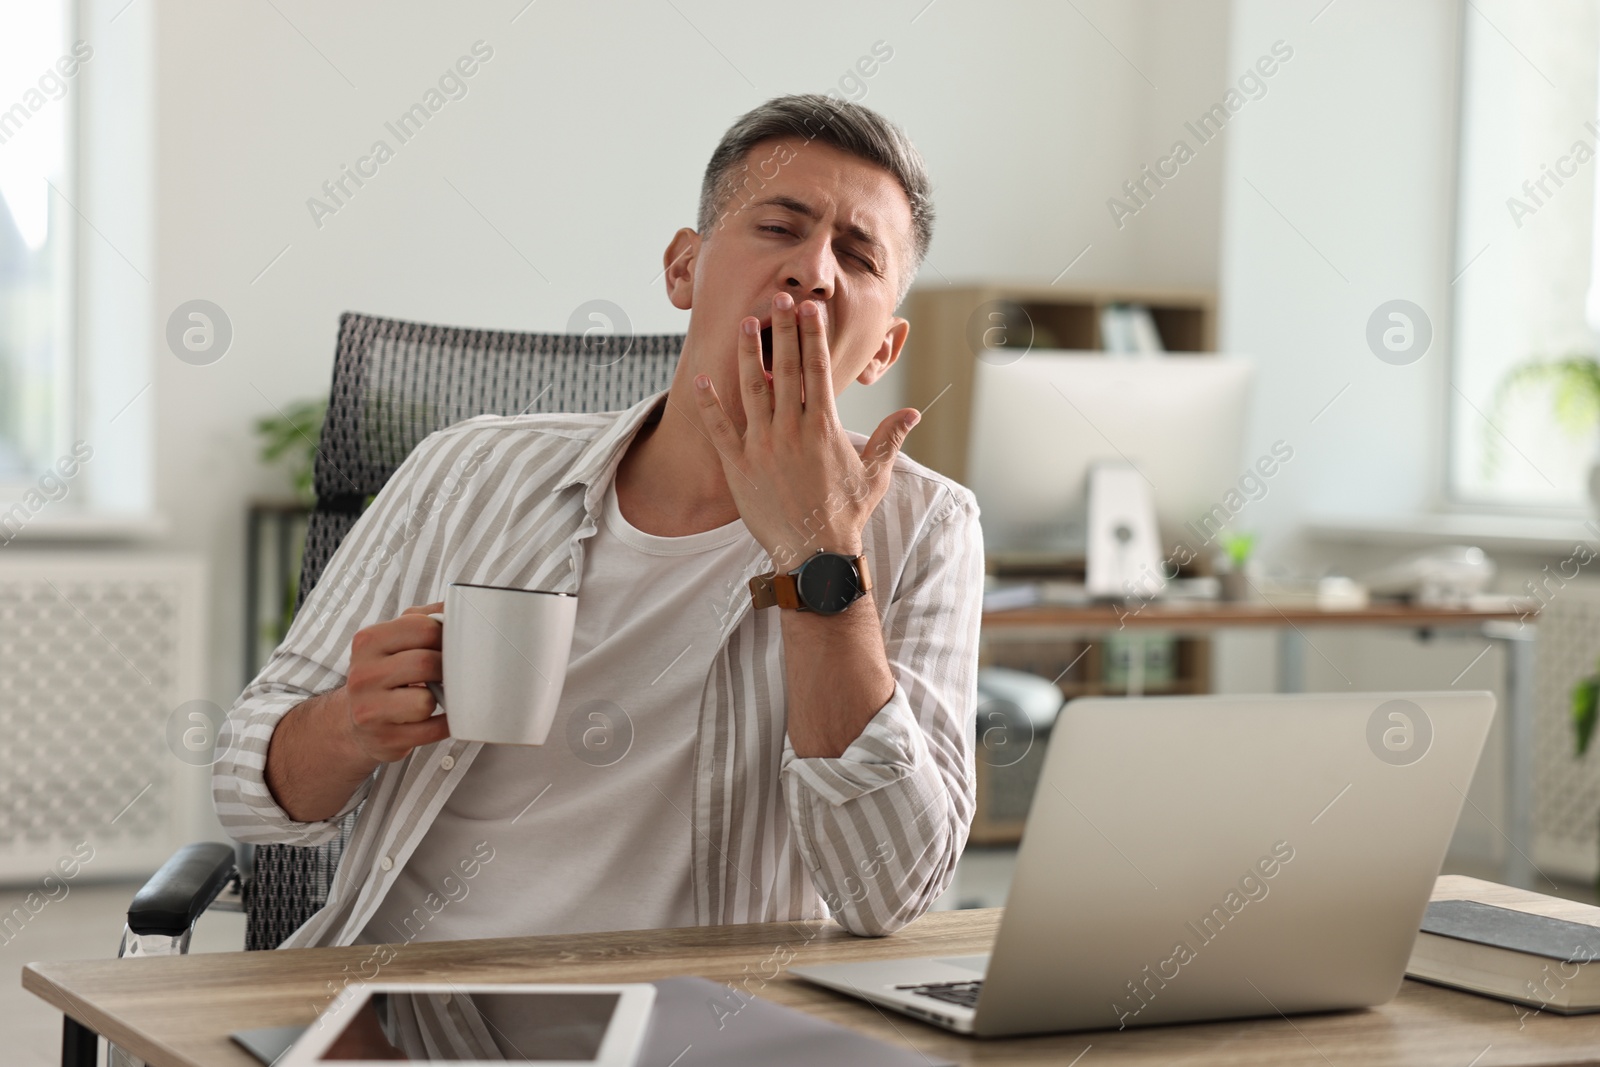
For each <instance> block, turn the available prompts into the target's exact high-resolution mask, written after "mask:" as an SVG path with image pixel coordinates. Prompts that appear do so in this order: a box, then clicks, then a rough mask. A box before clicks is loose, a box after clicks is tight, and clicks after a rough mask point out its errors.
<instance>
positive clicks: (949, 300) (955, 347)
mask: <svg viewBox="0 0 1600 1067" xmlns="http://www.w3.org/2000/svg"><path fill="white" fill-rule="evenodd" d="M1111 304H1141V305H1143V306H1145V307H1147V308H1149V309H1150V316H1151V318H1152V319H1154V320H1155V325H1156V332H1157V333H1158V334H1160V335H1161V343H1162V346H1163V347H1164V348H1166V349H1167V350H1168V351H1170V352H1211V351H1214V350H1215V348H1216V298H1215V296H1214V294H1212V293H1210V292H1206V291H1202V290H1170V289H1138V288H1110V287H1108V288H1096V289H1067V288H1064V287H1061V286H1051V285H1010V284H1004V283H982V284H963V285H924V286H920V287H918V288H916V289H913V290H912V291H911V294H910V295H909V296H908V297H907V298H906V318H907V319H908V320H910V322H911V336H910V337H908V338H907V339H906V350H905V352H903V353H902V354H901V361H902V362H903V363H904V365H905V367H906V390H907V391H906V403H907V404H910V405H912V406H913V407H917V408H919V409H923V408H926V410H924V412H923V419H922V422H921V423H919V424H918V426H917V429H916V432H915V433H913V434H912V435H911V436H910V437H908V438H907V439H906V445H905V451H906V454H907V455H909V456H911V457H912V458H913V459H915V460H917V461H919V462H921V463H925V464H927V465H928V466H930V467H932V468H933V469H934V470H936V471H939V472H940V473H941V474H947V475H949V476H950V477H952V478H954V479H955V480H956V481H958V482H965V480H966V465H967V463H966V457H967V436H968V433H969V432H970V426H971V416H972V366H973V363H974V362H975V361H976V360H977V354H978V352H979V351H980V350H981V349H982V347H983V346H984V343H985V342H988V343H989V344H990V345H994V344H995V342H997V341H999V340H1002V339H1003V340H1004V341H1005V343H1006V345H1007V346H1017V345H1022V346H1027V347H1031V348H1068V349H1087V350H1094V349H1099V348H1101V347H1102V344H1101V338H1100V313H1101V311H1102V310H1103V309H1104V308H1105V307H1106V306H1107V305H1111ZM1011 309H1019V310H1020V311H1021V313H1022V314H1021V316H1014V315H1007V314H1006V312H1009V311H1011ZM996 312H1000V313H1001V314H1002V319H1007V318H1011V319H1014V320H1015V323H1020V325H1016V324H1015V323H1013V322H1003V321H996V320H995V318H994V317H993V315H994V313H996ZM936 397H937V398H938V402H937V403H934V399H935V398H936Z"/></svg>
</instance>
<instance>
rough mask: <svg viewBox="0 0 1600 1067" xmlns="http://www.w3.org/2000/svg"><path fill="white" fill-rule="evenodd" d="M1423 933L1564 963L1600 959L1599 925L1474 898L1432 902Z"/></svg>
mask: <svg viewBox="0 0 1600 1067" xmlns="http://www.w3.org/2000/svg"><path fill="white" fill-rule="evenodd" d="M1422 932H1423V933H1425V934H1438V935H1440V936H1442V937H1453V938H1456V939H1457V940H1460V941H1472V942H1474V943H1476V944H1479V945H1490V946H1492V947H1494V948H1504V949H1510V950H1511V951H1513V952H1525V953H1527V954H1528V955H1530V956H1541V957H1543V958H1545V959H1551V960H1561V961H1562V962H1564V963H1589V962H1592V961H1594V960H1600V927H1596V926H1589V925H1587V924H1585V923H1574V922H1567V921H1566V920H1565V919H1552V918H1550V917H1549V916H1545V915H1529V914H1528V913H1527V912H1525V911H1513V910H1512V909H1510V908H1497V907H1495V906H1494V905H1492V904H1479V903H1478V902H1477V901H1475V900H1436V901H1434V902H1433V903H1432V904H1429V905H1428V911H1427V914H1426V915H1424V916H1423V919H1422Z"/></svg>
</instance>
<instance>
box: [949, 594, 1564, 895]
mask: <svg viewBox="0 0 1600 1067" xmlns="http://www.w3.org/2000/svg"><path fill="white" fill-rule="evenodd" d="M1533 606H1535V605H1534V604H1533V602H1531V601H1530V602H1528V607H1529V609H1530V610H1531V608H1532V607H1533ZM1321 627H1359V628H1367V629H1371V628H1385V629H1399V630H1412V631H1421V632H1427V633H1435V632H1451V633H1467V634H1477V635H1480V636H1482V637H1483V638H1485V639H1486V640H1489V641H1494V642H1497V643H1500V644H1503V645H1504V647H1505V652H1506V659H1505V663H1506V680H1505V692H1506V701H1505V703H1504V705H1502V706H1501V707H1500V708H1499V709H1498V710H1497V714H1498V715H1500V716H1503V717H1504V719H1505V768H1506V798H1507V801H1506V803H1507V810H1506V818H1505V821H1504V822H1503V824H1501V825H1502V827H1503V830H1504V833H1505V835H1506V838H1507V840H1508V842H1509V845H1510V847H1509V848H1508V850H1507V856H1506V863H1505V868H1504V871H1503V873H1502V875H1501V877H1502V880H1503V881H1505V882H1506V883H1507V884H1509V885H1514V886H1523V887H1531V886H1532V885H1533V884H1534V877H1535V871H1534V868H1533V862H1532V860H1530V859H1529V858H1528V857H1529V854H1530V852H1531V847H1532V839H1533V649H1534V644H1533V638H1534V635H1535V633H1536V625H1535V623H1534V617H1533V616H1532V615H1528V616H1527V617H1526V618H1525V617H1524V614H1523V612H1520V611H1515V610H1479V609H1471V608H1430V607H1420V606H1415V605H1410V604H1389V603H1379V604H1373V605H1371V606H1369V607H1365V608H1359V609H1353V610H1340V611H1329V610H1324V609H1320V608H1314V607H1304V606H1281V607H1280V606H1274V605H1273V604H1271V603H1268V602H1263V601H1251V602H1244V603H1226V602H1204V601H1199V602H1196V601H1188V602H1184V601H1175V602H1163V601H1153V602H1151V603H1149V604H1147V605H1146V606H1145V607H1143V608H1142V609H1138V610H1130V609H1127V608H1123V607H1118V606H1113V605H1109V604H1094V605H1085V606H1082V607H1049V606H1039V607H1028V608H1014V609H1011V610H1007V611H988V612H985V613H984V615H983V628H982V633H983V662H984V663H986V664H988V663H1002V664H1003V663H1005V659H1004V658H1003V656H1002V655H997V653H998V652H999V646H1000V645H1001V644H1002V643H1003V642H1007V641H1017V640H1030V639H1033V640H1044V641H1050V640H1056V641H1063V642H1067V641H1072V640H1074V639H1090V640H1095V639H1100V640H1103V639H1104V638H1106V637H1107V636H1109V635H1111V634H1119V633H1120V634H1124V635H1129V636H1132V637H1133V638H1134V640H1135V641H1137V639H1138V635H1139V634H1140V633H1150V632H1161V633H1167V634H1172V635H1176V636H1195V637H1205V636H1209V635H1211V634H1213V633H1215V632H1216V631H1218V630H1226V629H1273V630H1276V631H1277V632H1278V677H1279V688H1280V689H1282V690H1283V691H1285V692H1299V691H1301V689H1303V686H1304V664H1305V657H1306V649H1307V648H1308V647H1312V648H1314V647H1315V646H1314V645H1311V643H1310V642H1309V640H1308V639H1307V637H1306V634H1305V631H1306V630H1307V629H1312V628H1321ZM1066 658H1070V655H1068V656H1067V657H1066ZM1130 659H1131V661H1132V662H1134V663H1139V662H1142V659H1141V657H1140V656H1139V655H1138V654H1137V652H1135V654H1134V655H1132V656H1131V657H1130ZM1335 669H1337V665H1335ZM1065 673H1066V672H1063V674H1065ZM1046 676H1048V674H1047V675H1046ZM1057 681H1058V684H1060V685H1061V686H1062V691H1063V692H1064V693H1065V694H1066V695H1067V696H1069V697H1071V696H1078V695H1083V693H1085V692H1087V693H1098V692H1100V691H1101V690H1100V689H1099V688H1098V687H1091V688H1088V689H1081V688H1075V687H1074V686H1073V685H1072V684H1071V683H1070V681H1068V682H1062V681H1061V680H1060V679H1059V678H1058V679H1057ZM1144 688H1145V687H1144V686H1143V685H1142V684H1141V681H1140V678H1139V673H1138V671H1137V670H1131V671H1130V672H1129V678H1128V680H1127V685H1126V687H1125V688H1124V689H1119V690H1117V693H1118V694H1119V695H1120V694H1121V693H1122V692H1126V693H1127V694H1128V695H1138V694H1139V693H1140V692H1141V691H1143V689H1144ZM1204 688H1207V689H1208V688H1209V685H1206V686H1205V687H1204ZM980 712H981V709H980ZM983 755H984V754H983V752H981V751H980V753H979V757H980V766H979V777H980V782H979V785H980V788H982V786H983V785H984V781H983V779H984V777H985V774H986V773H990V771H989V768H990V764H989V763H986V762H985V761H984V760H983ZM1013 806H1014V805H1013ZM981 807H982V805H981V803H980V808H981ZM1021 810H1022V811H1024V812H1025V811H1026V807H1025V806H1024V807H1022V808H1021ZM1020 833H1021V825H1020V821H1015V822H1012V823H1011V824H1010V825H1009V826H1007V825H1003V824H990V823H987V822H986V821H985V818H984V814H983V812H982V811H980V816H979V819H978V820H977V821H976V822H975V823H974V827H973V840H974V843H999V842H1002V841H1004V840H1015V839H1016V837H1017V836H1018V835H1020Z"/></svg>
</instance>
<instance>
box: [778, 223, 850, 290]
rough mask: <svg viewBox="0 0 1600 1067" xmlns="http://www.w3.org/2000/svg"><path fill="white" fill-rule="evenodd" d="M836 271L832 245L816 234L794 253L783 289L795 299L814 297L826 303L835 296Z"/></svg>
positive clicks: (823, 236) (826, 239) (825, 238)
mask: <svg viewBox="0 0 1600 1067" xmlns="http://www.w3.org/2000/svg"><path fill="white" fill-rule="evenodd" d="M836 269H837V268H836V264H835V262H834V258H833V246H832V243H831V242H830V241H829V240H828V238H827V237H826V236H825V235H823V234H817V235H815V236H813V237H812V239H811V240H809V241H806V242H805V243H803V244H801V245H799V246H798V247H797V248H796V249H795V252H794V258H793V259H792V260H791V261H790V263H789V270H788V276H787V277H786V278H785V279H784V287H785V288H786V289H788V290H789V292H790V294H791V295H792V296H794V297H795V298H796V299H800V298H802V297H805V296H815V297H820V298H821V299H823V300H827V299H828V298H829V297H831V296H833V285H834V279H835V276H836V273H835V272H836Z"/></svg>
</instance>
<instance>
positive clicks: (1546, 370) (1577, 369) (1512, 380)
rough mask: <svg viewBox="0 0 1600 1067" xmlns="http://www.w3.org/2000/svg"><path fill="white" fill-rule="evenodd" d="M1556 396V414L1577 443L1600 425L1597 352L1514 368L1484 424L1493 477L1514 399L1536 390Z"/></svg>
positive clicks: (1485, 453) (1558, 422) (1486, 463)
mask: <svg viewBox="0 0 1600 1067" xmlns="http://www.w3.org/2000/svg"><path fill="white" fill-rule="evenodd" d="M1541 387H1542V388H1545V389H1548V390H1549V391H1550V392H1551V393H1552V394H1553V396H1552V400H1553V404H1552V412H1551V413H1552V414H1553V415H1554V416H1555V421H1556V425H1558V426H1560V427H1561V428H1562V429H1563V430H1565V431H1566V432H1567V434H1568V435H1569V436H1570V437H1572V439H1573V440H1580V439H1581V438H1582V437H1583V436H1584V435H1585V434H1586V433H1590V432H1592V431H1593V430H1594V428H1595V426H1596V425H1600V360H1597V359H1596V357H1595V355H1594V354H1593V353H1589V352H1573V353H1570V354H1568V355H1566V356H1563V357H1562V358H1560V359H1539V358H1535V359H1530V360H1527V361H1526V362H1523V363H1520V364H1518V365H1517V366H1515V367H1513V368H1511V370H1510V371H1508V372H1507V373H1506V376H1505V377H1504V378H1502V379H1500V384H1499V385H1498V386H1496V387H1495V391H1494V400H1493V403H1492V405H1491V410H1490V416H1491V417H1490V418H1489V419H1486V420H1485V421H1484V424H1483V465H1484V472H1485V473H1486V474H1493V473H1494V472H1495V470H1496V468H1497V467H1498V466H1499V463H1500V457H1501V454H1502V453H1501V447H1502V445H1501V435H1500V431H1499V430H1498V429H1496V427H1497V426H1498V425H1500V424H1501V423H1502V422H1503V421H1504V420H1503V416H1504V415H1505V413H1506V409H1507V406H1508V405H1509V404H1510V402H1511V400H1512V398H1513V396H1515V395H1516V394H1518V393H1524V392H1526V391H1527V390H1529V389H1533V388H1541Z"/></svg>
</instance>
